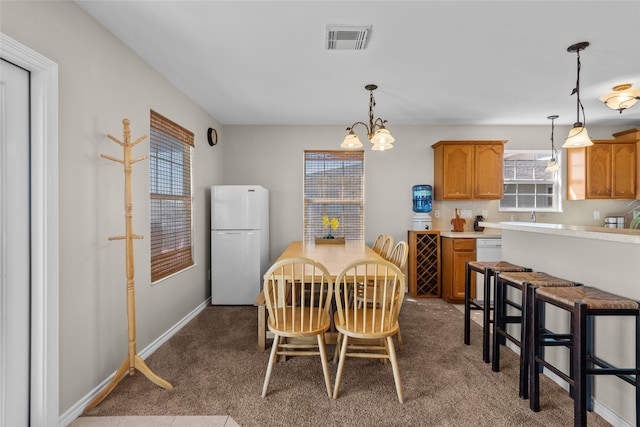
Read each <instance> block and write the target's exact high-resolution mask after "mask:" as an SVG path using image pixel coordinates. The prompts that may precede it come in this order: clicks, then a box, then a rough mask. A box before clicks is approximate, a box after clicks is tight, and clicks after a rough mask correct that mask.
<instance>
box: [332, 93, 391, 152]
mask: <svg viewBox="0 0 640 427" xmlns="http://www.w3.org/2000/svg"><path fill="white" fill-rule="evenodd" d="M364 88H365V89H366V90H368V91H369V124H366V123H364V122H355V123H354V124H352V125H351V126H349V127H348V128H347V130H348V131H349V133H348V134H347V136H345V137H344V140H343V141H342V144H340V147H342V148H347V149H356V148H361V147H362V142H361V141H360V138H358V135H356V134H355V132H354V131H353V128H354V127H355V126H356V125H362V126H364V127H365V128H366V129H367V138H368V139H369V141H370V142H371V144H373V146H372V147H371V149H372V150H375V151H385V150H391V149H392V148H393V141H395V139H394V138H393V136H392V135H391V132H389V130H388V129H387V128H385V127H384V124H385V123H386V122H387V121H386V120H382V119H381V118H379V117H378V118H377V119H375V120H374V118H373V107H375V105H376V99H375V98H374V97H373V91H374V90H376V89H377V88H378V86H376V85H374V84H368V85H366V86H365V87H364Z"/></svg>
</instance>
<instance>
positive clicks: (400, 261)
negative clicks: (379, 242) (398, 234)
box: [387, 240, 409, 270]
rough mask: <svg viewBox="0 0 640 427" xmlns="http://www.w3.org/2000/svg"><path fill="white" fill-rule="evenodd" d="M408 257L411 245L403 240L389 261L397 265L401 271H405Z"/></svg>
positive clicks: (397, 244) (394, 249)
mask: <svg viewBox="0 0 640 427" xmlns="http://www.w3.org/2000/svg"><path fill="white" fill-rule="evenodd" d="M408 257H409V245H408V244H407V242H405V241H404V240H401V241H399V242H398V243H396V245H395V246H394V248H393V250H392V251H391V253H390V254H389V258H387V260H388V261H391V262H392V263H393V264H395V265H396V266H397V267H398V268H399V269H400V270H403V269H404V266H405V265H407V259H408Z"/></svg>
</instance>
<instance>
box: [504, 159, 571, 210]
mask: <svg viewBox="0 0 640 427" xmlns="http://www.w3.org/2000/svg"><path fill="white" fill-rule="evenodd" d="M549 158H550V156H549V152H548V151H539V150H531V151H507V150H505V152H504V198H503V199H502V200H500V211H512V212H517V211H532V210H536V211H541V212H544V211H546V212H560V211H561V205H560V176H561V174H560V173H559V172H545V168H546V167H547V163H548V162H549ZM556 160H557V161H558V163H561V161H560V153H557V154H556Z"/></svg>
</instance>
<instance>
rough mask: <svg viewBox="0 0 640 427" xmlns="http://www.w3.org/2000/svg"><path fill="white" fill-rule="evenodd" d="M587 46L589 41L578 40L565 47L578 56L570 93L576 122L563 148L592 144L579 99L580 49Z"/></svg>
mask: <svg viewBox="0 0 640 427" xmlns="http://www.w3.org/2000/svg"><path fill="white" fill-rule="evenodd" d="M587 46H589V42H580V43H576V44H573V45H571V46H569V47H568V48H567V52H576V54H577V57H578V62H577V63H578V66H577V69H578V78H577V80H576V87H575V88H573V91H572V92H571V95H573V94H575V95H576V115H577V117H576V122H575V123H574V124H573V128H571V130H570V131H569V136H568V137H567V140H566V141H565V142H564V144H563V145H562V147H563V148H577V147H588V146H589V145H593V142H591V138H589V134H588V133H587V128H586V126H585V125H586V121H587V120H586V118H585V116H584V107H583V106H582V102H581V101H580V51H581V50H584V49H586V48H587ZM580 110H582V119H583V121H580Z"/></svg>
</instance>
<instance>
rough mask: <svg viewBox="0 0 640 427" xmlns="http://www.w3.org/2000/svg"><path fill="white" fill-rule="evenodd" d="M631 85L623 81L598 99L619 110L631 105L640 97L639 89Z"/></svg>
mask: <svg viewBox="0 0 640 427" xmlns="http://www.w3.org/2000/svg"><path fill="white" fill-rule="evenodd" d="M631 86H632V85H631V84H629V83H625V84H622V85H617V86H614V87H613V92H611V93H608V94H606V95H602V96H601V97H600V98H599V99H600V101H602V102H604V104H605V105H606V106H607V107H609V108H611V109H612V110H618V111H620V114H622V110H626V109H627V108H631V107H633V105H634V104H635V103H636V102H637V101H638V100H639V99H640V89H636V88H632V87H631Z"/></svg>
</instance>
